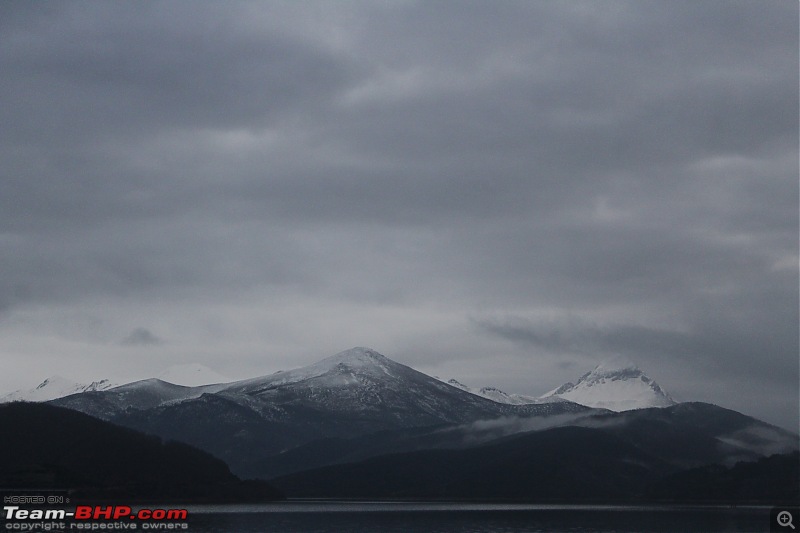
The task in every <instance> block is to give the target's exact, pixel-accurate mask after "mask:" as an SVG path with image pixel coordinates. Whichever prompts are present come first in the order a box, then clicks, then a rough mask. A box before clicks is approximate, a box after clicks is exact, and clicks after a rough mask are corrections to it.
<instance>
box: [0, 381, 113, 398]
mask: <svg viewBox="0 0 800 533" xmlns="http://www.w3.org/2000/svg"><path fill="white" fill-rule="evenodd" d="M117 385H118V383H114V382H112V381H110V380H108V379H101V380H99V381H92V382H91V383H79V382H77V381H73V380H71V379H67V378H64V377H61V376H51V377H49V378H47V379H45V380H44V381H42V382H41V383H40V384H39V385H38V386H37V387H35V388H33V389H27V390H26V389H21V390H18V391H14V392H12V393H9V394H6V395H5V396H0V403H7V402H19V401H22V402H46V401H49V400H55V399H56V398H62V397H64V396H69V395H70V394H77V393H79V392H91V391H102V390H107V389H110V388H113V387H116V386H117Z"/></svg>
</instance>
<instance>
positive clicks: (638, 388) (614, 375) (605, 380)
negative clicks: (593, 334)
mask: <svg viewBox="0 0 800 533" xmlns="http://www.w3.org/2000/svg"><path fill="white" fill-rule="evenodd" d="M556 397H557V398H562V399H565V400H570V401H572V402H575V403H579V404H581V405H585V406H587V407H598V408H603V409H610V410H612V411H629V410H631V409H642V408H646V407H668V406H670V405H674V404H675V403H676V402H675V400H673V399H672V398H671V397H670V396H669V394H667V393H666V392H664V390H663V389H662V388H661V387H660V386H659V385H658V383H656V382H655V381H654V380H653V379H651V378H650V377H648V376H647V375H646V374H645V373H644V372H642V370H641V369H639V367H638V366H636V364H634V363H633V362H631V361H630V360H627V359H623V358H619V357H618V358H615V359H612V360H609V361H605V362H603V363H601V364H599V365H597V366H596V367H595V369H594V370H592V371H591V372H587V373H586V374H584V375H583V376H581V377H580V379H578V381H577V382H575V383H574V384H573V383H565V384H564V385H561V386H560V387H558V388H556V389H554V390H552V391H550V392H548V393H546V394H544V395H542V396H541V398H543V399H544V398H556Z"/></svg>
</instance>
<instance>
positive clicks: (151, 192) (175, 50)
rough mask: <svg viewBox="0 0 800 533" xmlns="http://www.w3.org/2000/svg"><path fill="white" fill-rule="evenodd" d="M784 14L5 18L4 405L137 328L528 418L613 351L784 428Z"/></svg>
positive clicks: (59, 14) (246, 368)
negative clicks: (501, 394) (460, 383)
mask: <svg viewBox="0 0 800 533" xmlns="http://www.w3.org/2000/svg"><path fill="white" fill-rule="evenodd" d="M797 9H798V8H797V5H796V4H795V3H792V2H768V3H758V4H756V3H752V2H736V1H724V2H723V1H719V2H717V1H708V2H701V3H698V2H681V1H674V0H663V1H653V2H647V1H638V2H605V3H602V4H597V3H595V2H578V1H574V2H566V1H565V2H549V3H543V2H537V3H530V2H502V3H491V4H487V3H481V2H459V3H448V2H442V3H436V4H426V3H416V2H393V3H388V4H380V5H379V4H375V3H371V2H365V3H362V2H350V3H325V2H323V3H315V2H305V3H302V4H292V3H277V2H275V3H263V2H255V3H250V2H226V3H216V2H170V3H163V2H135V3H134V2H115V3H111V4H107V3H30V2H16V1H11V2H4V3H3V4H2V5H0V69H2V72H3V73H4V75H3V76H2V77H0V95H1V97H2V101H3V105H2V106H0V157H2V161H3V163H4V164H3V166H2V169H0V274H1V275H0V319H2V323H0V327H2V328H3V332H4V338H5V339H6V340H5V341H0V352H2V353H4V358H8V360H9V361H10V365H9V366H10V367H11V368H16V369H18V370H17V375H16V376H14V375H13V374H14V373H13V372H12V373H10V374H9V376H11V377H9V378H7V380H8V382H7V383H4V384H3V385H4V386H5V388H15V385H14V384H13V383H12V382H11V381H12V379H13V380H21V379H22V377H23V376H24V375H25V374H26V373H27V372H29V371H30V368H29V367H26V366H25V364H24V362H23V361H27V360H36V358H37V357H40V355H38V354H40V353H45V352H46V353H48V354H63V355H62V357H61V358H60V359H59V358H57V357H55V356H48V357H50V358H49V359H45V358H44V356H41V359H40V360H42V361H46V364H47V365H52V366H56V367H57V366H58V365H59V364H62V363H60V361H69V362H70V366H71V367H72V368H84V369H85V370H86V372H87V373H88V372H90V371H92V370H91V368H92V366H93V365H95V364H96V362H97V361H101V360H102V361H104V362H105V363H104V364H106V365H107V367H104V369H105V368H113V367H114V365H115V364H119V365H122V363H116V362H115V361H118V360H122V359H125V353H124V351H123V352H120V351H119V350H122V348H120V347H119V345H118V342H116V340H115V339H120V338H124V337H125V336H126V335H127V334H129V332H130V331H131V330H132V329H134V327H138V328H141V329H142V330H144V331H147V330H151V331H159V332H161V335H163V336H164V339H165V340H167V341H169V342H166V343H164V344H160V345H154V346H152V350H151V351H158V350H162V351H163V353H162V354H161V355H162V356H163V357H170V358H179V359H180V358H185V359H188V360H194V359H195V358H198V359H203V358H205V360H204V361H203V362H205V363H206V364H210V366H212V367H213V366H214V364H213V363H214V361H215V360H219V358H223V357H224V358H225V359H226V361H229V363H228V364H238V365H239V370H240V372H241V373H243V374H247V373H249V372H254V371H256V370H262V371H272V370H275V369H277V368H281V367H285V366H291V365H292V364H303V363H307V362H310V361H311V360H313V359H315V358H316V357H321V356H323V355H327V354H330V353H333V352H335V351H337V350H339V349H343V348H347V347H349V346H351V345H361V344H369V343H372V344H374V347H375V348H376V349H378V350H380V351H383V352H386V353H387V355H389V356H394V357H396V358H398V359H400V360H401V361H403V362H406V363H409V364H412V365H414V366H417V367H419V368H421V369H428V370H431V371H437V372H452V371H453V369H455V368H458V369H460V370H459V371H463V372H464V373H465V375H463V376H456V377H461V378H462V379H464V378H465V377H466V378H469V377H471V376H484V377H486V378H487V379H493V380H495V383H475V384H476V385H500V386H506V387H511V388H513V387H516V388H517V389H518V392H529V393H536V392H543V391H544V390H546V389H547V388H550V385H552V386H555V385H557V384H558V381H563V380H566V379H567V378H569V379H574V378H575V377H577V374H579V373H581V372H583V371H584V370H587V369H588V368H586V367H587V365H588V366H591V364H592V363H594V362H595V361H596V359H597V358H600V357H604V356H605V355H607V354H611V353H619V352H622V353H626V354H627V355H630V356H632V357H633V358H635V359H638V360H640V361H646V362H647V363H642V365H643V366H645V369H646V370H651V368H648V366H647V365H652V366H653V367H654V370H652V373H653V374H655V376H654V377H656V379H658V380H659V381H660V382H662V384H663V385H665V388H667V389H668V390H670V389H673V390H674V389H679V390H681V392H682V393H683V394H684V395H685V396H687V397H688V398H694V397H701V399H707V400H712V401H716V402H718V403H721V404H724V405H728V406H731V407H734V408H740V409H743V410H745V411H746V412H749V413H752V414H756V415H758V416H762V417H764V418H767V419H768V420H771V421H776V422H779V423H782V424H784V425H790V424H796V420H797V419H798V413H797V403H798V402H797V383H798V244H797V243H798V239H797V235H798V150H797V146H798V133H797V132H798V121H797V117H798V89H797V87H798V69H797V64H798V35H797V34H798V30H797V24H796V20H797ZM65 317H72V318H69V319H66V318H65ZM85 324H92V325H91V327H89V326H85ZM45 338H46V339H47V340H46V341H45V340H43V339H45ZM33 339H36V340H35V341H34V340H33ZM214 342H218V343H219V344H214ZM112 345H113V346H116V347H115V348H113V349H112V348H110V346H112ZM209 346H211V348H209ZM78 354H84V355H78ZM31 357H33V359H31ZM140 359H141V358H140ZM141 361H142V364H152V363H153V361H149V360H147V359H141ZM230 361H239V363H230ZM456 361H457V362H458V363H457V364H456V363H455V362H456ZM488 361H504V362H507V363H508V366H507V367H506V368H504V369H502V371H501V370H497V374H496V375H495V374H490V375H487V374H486V372H485V369H486V368H487V367H488V366H492V364H491V363H490V362H488ZM570 365H572V366H570ZM494 366H497V365H494ZM274 367H277V368H274ZM469 369H473V370H469ZM527 369H530V376H529V377H528V378H526V379H523V378H521V377H519V376H520V375H521V374H524V373H525V372H526V371H528V370H527ZM559 369H561V370H559ZM55 370H56V369H54V372H53V373H56V372H55ZM133 370H135V369H131V371H133ZM139 371H140V372H145V370H143V369H139ZM559 372H560V373H559ZM154 373H157V372H155V371H154V372H151V374H154ZM572 374H576V375H572ZM504 375H506V376H511V375H513V376H517V377H507V378H504V377H503V376H504ZM39 377H40V376H35V379H38V378H39ZM94 377H103V376H94ZM700 378H702V379H700ZM31 380H34V378H31ZM498 381H499V382H498ZM552 381H555V383H552ZM708 382H713V383H714V385H713V386H710V385H707V383H708ZM742 383H745V384H744V385H741V384H742ZM734 384H737V387H738V388H737V390H736V392H735V393H731V387H732V386H733V385H734ZM520 388H527V390H519V389H520ZM536 389H538V390H536ZM765 390H768V391H772V392H771V393H770V394H771V395H772V396H774V395H777V396H778V398H779V399H778V400H776V399H775V398H770V399H765V398H762V397H760V395H763V394H764V393H763V391H765ZM688 398H687V399H688ZM748 409H749V411H748ZM792 421H793V422H792Z"/></svg>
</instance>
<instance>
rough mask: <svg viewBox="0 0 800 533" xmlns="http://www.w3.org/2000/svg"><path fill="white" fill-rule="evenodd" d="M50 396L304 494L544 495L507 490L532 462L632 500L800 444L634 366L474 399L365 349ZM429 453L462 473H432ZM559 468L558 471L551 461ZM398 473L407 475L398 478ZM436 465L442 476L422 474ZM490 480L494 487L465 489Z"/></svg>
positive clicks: (564, 485) (556, 494)
mask: <svg viewBox="0 0 800 533" xmlns="http://www.w3.org/2000/svg"><path fill="white" fill-rule="evenodd" d="M575 400H581V403H578V402H577V401H575ZM49 403H51V404H53V405H56V406H61V407H66V408H69V409H73V410H77V411H81V412H83V413H86V414H88V415H91V416H93V417H96V418H100V419H103V420H106V421H109V422H112V423H114V424H117V425H121V426H125V427H128V428H131V429H135V430H138V431H141V432H144V433H148V434H153V435H157V436H159V437H161V438H163V439H167V440H177V441H182V442H185V443H188V444H190V445H192V446H196V447H197V448H200V449H202V450H205V451H206V452H209V453H211V454H213V455H215V456H216V457H219V458H220V459H222V460H223V461H225V462H226V463H227V464H228V465H229V466H230V468H231V471H232V472H233V473H234V474H236V475H238V476H240V477H243V478H260V479H272V480H274V482H275V484H277V486H278V487H279V488H281V489H283V490H285V491H286V492H287V493H288V494H289V495H292V496H330V497H345V496H354V497H355V496H358V497H364V496H369V495H370V494H371V495H373V496H376V497H378V496H382V497H397V496H409V497H411V496H414V497H416V496H419V497H428V496H436V497H473V496H474V497H481V498H484V497H492V495H494V496H496V497H509V498H510V497H523V498H526V497H530V498H539V499H541V498H544V496H543V493H542V490H543V489H541V487H540V488H536V487H533V486H528V485H526V484H525V483H523V482H522V481H521V480H522V479H523V478H519V480H518V481H519V483H516V482H515V483H511V482H508V483H507V485H508V486H507V488H506V489H502V490H501V488H499V485H500V484H502V483H503V482H502V479H511V478H509V477H508V476H512V474H513V472H514V471H515V469H519V468H521V465H529V466H526V467H525V468H528V470H525V468H522V469H521V470H519V472H528V475H535V476H538V478H540V479H541V480H543V481H542V483H545V481H544V480H547V479H551V481H552V483H553V484H554V485H553V486H554V487H556V486H558V487H560V488H559V489H558V490H556V489H555V488H554V489H553V491H552V492H551V494H550V496H551V497H552V498H555V499H565V498H566V499H568V494H569V487H571V486H575V487H578V485H575V484H576V483H578V480H580V479H582V480H583V481H581V482H580V483H582V484H583V485H581V486H580V488H581V490H583V491H584V492H583V494H584V496H585V499H596V498H595V497H596V496H597V495H598V494H601V493H608V494H609V495H614V494H616V496H614V497H615V498H618V499H620V498H621V499H626V498H634V497H640V496H641V495H642V494H646V493H653V492H648V491H650V489H651V486H652V483H654V482H655V480H664V479H667V477H668V476H672V475H675V474H676V473H679V472H682V471H685V470H687V469H692V468H703V467H706V466H709V465H723V466H722V467H723V468H732V467H733V466H734V465H735V464H736V463H737V462H741V461H748V462H753V461H757V460H758V459H760V458H763V457H767V456H770V455H773V454H787V453H791V452H793V451H795V450H797V449H798V437H797V435H796V434H793V433H790V432H788V431H785V430H783V429H781V428H777V427H775V426H771V425H769V424H767V423H765V422H762V421H759V420H757V419H754V418H752V417H748V416H746V415H743V414H741V413H737V412H735V411H730V410H727V409H724V408H722V407H718V406H714V405H711V404H703V403H676V402H675V401H674V400H672V399H671V398H670V397H669V395H668V394H667V393H666V392H664V391H663V390H662V389H661V388H660V387H659V386H658V385H657V384H656V383H655V382H654V381H653V380H652V379H650V378H649V377H647V376H646V375H645V374H644V373H643V372H642V371H641V370H639V369H638V368H636V367H635V366H632V365H630V364H622V365H620V364H615V365H608V364H607V365H601V366H599V367H597V368H595V369H594V370H593V371H592V372H589V373H588V374H585V375H584V376H582V377H581V378H580V379H579V380H577V382H576V383H575V384H572V383H569V384H565V385H564V386H562V387H559V388H557V389H555V390H554V391H552V392H551V393H549V394H548V395H545V396H544V397H543V398H533V397H525V396H520V395H509V394H506V393H504V392H502V391H499V390H498V389H491V388H484V389H481V390H480V391H479V392H478V393H477V394H476V393H474V392H473V391H471V390H470V389H468V387H465V386H463V385H461V384H458V383H455V384H454V383H445V382H444V381H442V380H440V379H437V378H433V377H430V376H427V375H426V374H423V373H421V372H418V371H416V370H414V369H412V368H410V367H408V366H405V365H402V364H399V363H397V362H395V361H392V360H390V359H389V358H387V357H385V356H383V355H381V354H379V353H378V352H376V351H374V350H371V349H368V348H354V349H351V350H347V351H345V352H341V353H339V354H336V355H334V356H331V357H328V358H326V359H323V360H322V361H320V362H318V363H315V364H312V365H309V366H306V367H303V368H299V369H295V370H290V371H285V372H276V373H274V374H271V375H268V376H261V377H257V378H253V379H247V380H242V381H234V382H230V383H213V384H206V385H199V386H181V385H176V384H173V383H168V382H166V381H163V380H160V379H156V378H153V379H148V380H143V381H138V382H134V383H128V384H125V385H122V386H118V387H114V388H110V389H107V390H85V391H82V392H78V393H76V394H72V395H69V396H65V397H62V398H57V399H54V400H51V401H50V402H49ZM589 404H594V405H595V406H590V405H589ZM598 406H602V407H598ZM637 406H638V407H641V408H636V409H632V408H633V407H637ZM601 450H604V451H603V452H602V453H600V451H601ZM554 454H555V455H554ZM442 457H446V458H447V459H446V460H444V459H441V458H442ZM511 457H513V458H515V459H513V460H511V459H509V458H511ZM503 458H505V459H503ZM430 461H433V462H435V463H436V464H440V465H447V464H449V465H450V467H448V468H449V469H447V470H446V472H442V471H441V468H438V467H437V468H438V469H437V468H433V469H431V468H429V467H428V466H425V465H428V464H429V463H430ZM348 465H349V466H348ZM359 465H362V466H359ZM420 465H422V466H420ZM481 465H482V466H481ZM491 465H494V466H491ZM547 465H550V467H548V466H547ZM554 465H561V466H559V467H558V468H559V470H558V472H555V473H554V472H550V474H547V475H545V474H544V473H543V471H542V470H541V469H542V468H545V469H546V468H552V467H553V466H554ZM484 467H485V468H484ZM486 469H488V470H486ZM493 469H494V470H493ZM367 471H369V472H384V474H385V475H383V474H382V475H383V477H380V478H379V477H376V476H377V474H375V475H372V476H370V475H367V474H365V472H367ZM489 471H493V472H494V474H493V476H494V477H492V475H489ZM391 472H395V474H396V475H400V474H401V473H405V474H403V475H405V478H403V479H406V481H404V482H403V483H401V482H399V481H397V482H391V481H390V480H391V479H393V477H392V476H393V475H395V474H391ZM426 472H427V473H426ZM434 472H439V474H437V476H436V479H437V480H438V481H437V483H438V484H430V483H425V482H423V480H424V479H426V476H428V475H433V474H432V473H434ZM466 472H471V473H472V474H470V475H466ZM504 472H505V473H504ZM581 473H583V474H585V476H584V477H583V478H581V475H582V474H581ZM462 474H463V475H462ZM568 474H569V475H568ZM513 475H514V476H515V475H517V474H513ZM520 475H521V474H520ZM548 475H549V476H551V477H550V478H548ZM470 476H472V477H470ZM504 476H505V477H504ZM552 476H556V477H554V478H553V477H552ZM512 477H513V476H512ZM337 479H338V481H336V480H337ZM370 479H371V480H372V481H370ZM381 479H383V480H384V481H380V480H381ZM481 479H483V480H486V482H487V483H488V485H487V487H488V488H483V489H480V490H477V489H475V490H472V489H471V490H465V489H463V487H464V486H465V485H468V486H469V485H474V484H475V483H478V481H479V480H481ZM515 479H516V478H515ZM376 483H377V485H376ZM387 483H388V485H387ZM665 483H666V482H665ZM495 484H497V485H495ZM545 485H546V483H545ZM584 485H585V486H584ZM607 485H608V486H616V487H619V486H622V485H625V486H627V487H629V489H626V490H624V491H617V492H614V491H611V492H609V491H608V490H606V489H604V488H603V487H605V486H607ZM537 486H538V485H537ZM664 486H666V487H672V486H674V485H670V484H669V483H666V485H664ZM324 487H329V489H324V490H323V488H324ZM337 487H338V488H337ZM380 487H383V488H380ZM424 487H427V488H424ZM493 487H494V488H493ZM423 488H424V490H423ZM575 490H577V488H576V489H575ZM604 491H605V492H604ZM662 492H663V491H662ZM575 494H576V497H577V492H576V493H575ZM653 494H655V493H653Z"/></svg>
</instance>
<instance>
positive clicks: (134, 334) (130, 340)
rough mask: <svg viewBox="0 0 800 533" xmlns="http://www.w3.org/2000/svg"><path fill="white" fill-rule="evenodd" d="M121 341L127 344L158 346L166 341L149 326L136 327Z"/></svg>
mask: <svg viewBox="0 0 800 533" xmlns="http://www.w3.org/2000/svg"><path fill="white" fill-rule="evenodd" d="M120 343H121V344H123V345H126V346H158V345H159V344H164V341H163V340H161V339H160V338H158V337H157V336H156V335H154V334H153V332H152V331H150V330H149V329H147V328H136V329H134V330H133V331H131V333H130V335H128V336H127V337H125V338H124V339H122V341H120Z"/></svg>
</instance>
